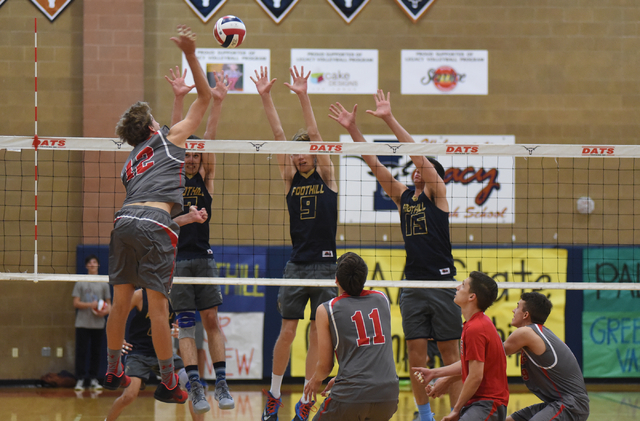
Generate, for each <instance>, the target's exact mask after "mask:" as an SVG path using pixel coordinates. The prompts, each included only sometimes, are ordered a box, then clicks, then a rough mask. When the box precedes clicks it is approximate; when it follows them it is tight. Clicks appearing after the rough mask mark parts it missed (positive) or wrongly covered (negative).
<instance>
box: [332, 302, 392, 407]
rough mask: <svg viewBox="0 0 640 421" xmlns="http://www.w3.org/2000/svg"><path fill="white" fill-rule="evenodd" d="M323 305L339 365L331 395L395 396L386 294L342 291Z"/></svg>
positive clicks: (355, 398) (364, 399)
mask: <svg viewBox="0 0 640 421" xmlns="http://www.w3.org/2000/svg"><path fill="white" fill-rule="evenodd" d="M322 305H323V306H324V307H325V309H326V310H327V315H328V316H329V330H330V331H331V342H332V344H333V349H334V351H335V354H336V358H337V360H338V364H339V366H340V367H339V368H338V375H337V376H336V382H335V385H334V386H333V388H332V389H331V399H334V400H336V401H338V402H358V403H370V402H386V401H392V400H396V399H398V394H399V385H398V375H397V373H396V365H395V360H394V359H393V344H392V338H391V312H390V309H389V299H388V298H387V296H386V295H384V294H383V293H382V292H380V291H362V293H361V294H360V295H359V296H351V295H349V294H347V293H344V294H342V295H340V296H339V297H336V298H334V299H332V300H329V301H327V302H326V303H323V304H322Z"/></svg>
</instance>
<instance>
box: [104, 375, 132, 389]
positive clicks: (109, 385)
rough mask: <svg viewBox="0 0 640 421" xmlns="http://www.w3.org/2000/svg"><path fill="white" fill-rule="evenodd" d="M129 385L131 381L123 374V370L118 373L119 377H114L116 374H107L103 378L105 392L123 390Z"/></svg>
mask: <svg viewBox="0 0 640 421" xmlns="http://www.w3.org/2000/svg"><path fill="white" fill-rule="evenodd" d="M130 384H131V379H130V378H129V376H127V375H126V374H124V370H123V371H122V372H121V373H120V375H119V376H116V373H107V375H106V376H105V377H104V384H103V385H102V387H104V388H105V389H107V390H117V389H118V388H119V387H121V388H123V389H124V388H125V387H127V386H129V385H130Z"/></svg>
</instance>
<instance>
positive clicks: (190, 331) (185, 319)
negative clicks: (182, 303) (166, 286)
mask: <svg viewBox="0 0 640 421" xmlns="http://www.w3.org/2000/svg"><path fill="white" fill-rule="evenodd" d="M176 319H177V321H178V327H179V328H180V333H179V335H178V338H179V339H182V338H191V339H195V338H196V312H195V311H182V312H180V313H178V315H177V317H176Z"/></svg>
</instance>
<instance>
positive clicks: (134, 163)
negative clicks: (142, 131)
mask: <svg viewBox="0 0 640 421" xmlns="http://www.w3.org/2000/svg"><path fill="white" fill-rule="evenodd" d="M168 133H169V128H168V127H167V126H164V127H163V128H161V129H160V130H158V131H157V132H155V133H154V134H153V135H152V136H151V137H150V138H149V139H147V140H145V141H144V142H141V143H140V144H138V145H137V146H136V147H135V148H133V150H132V151H131V153H130V154H129V157H128V158H127V161H126V162H125V164H124V167H122V172H121V173H120V178H121V179H122V184H124V187H125V188H126V189H127V197H126V198H125V200H124V203H123V206H124V205H128V204H131V203H138V202H165V203H172V204H173V206H172V208H171V216H176V215H178V214H179V213H180V212H182V191H183V189H184V156H185V155H184V154H185V150H184V149H183V148H180V147H178V146H176V145H174V144H173V143H171V142H169V141H168V140H167V139H166V137H167V134H168Z"/></svg>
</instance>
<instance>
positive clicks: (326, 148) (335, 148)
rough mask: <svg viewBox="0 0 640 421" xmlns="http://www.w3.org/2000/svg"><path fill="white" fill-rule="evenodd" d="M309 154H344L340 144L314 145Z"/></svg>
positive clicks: (310, 147)
mask: <svg viewBox="0 0 640 421" xmlns="http://www.w3.org/2000/svg"><path fill="white" fill-rule="evenodd" d="M309 152H310V153H318V152H326V153H330V152H342V145H341V144H339V143H312V144H310V145H309Z"/></svg>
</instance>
